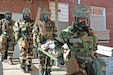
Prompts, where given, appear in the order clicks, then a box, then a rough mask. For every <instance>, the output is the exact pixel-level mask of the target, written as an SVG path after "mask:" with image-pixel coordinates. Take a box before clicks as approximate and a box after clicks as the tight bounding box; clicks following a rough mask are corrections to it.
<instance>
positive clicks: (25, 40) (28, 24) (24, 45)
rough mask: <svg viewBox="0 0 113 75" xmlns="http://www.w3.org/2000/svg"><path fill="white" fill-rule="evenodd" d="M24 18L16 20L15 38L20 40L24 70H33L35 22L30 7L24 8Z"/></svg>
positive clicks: (21, 66)
mask: <svg viewBox="0 0 113 75" xmlns="http://www.w3.org/2000/svg"><path fill="white" fill-rule="evenodd" d="M22 13H23V19H20V20H18V21H16V23H15V26H14V31H15V39H16V40H17V42H18V45H19V50H20V64H21V65H20V68H21V69H22V71H24V72H26V71H31V70H32V69H31V64H32V58H33V34H32V30H33V24H34V21H32V20H31V18H30V15H31V11H30V9H28V8H24V9H23V10H22Z"/></svg>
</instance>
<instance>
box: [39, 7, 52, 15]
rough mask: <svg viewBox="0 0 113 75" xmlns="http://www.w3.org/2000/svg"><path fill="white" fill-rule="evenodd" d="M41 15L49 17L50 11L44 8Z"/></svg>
mask: <svg viewBox="0 0 113 75" xmlns="http://www.w3.org/2000/svg"><path fill="white" fill-rule="evenodd" d="M41 14H42V15H49V16H50V15H51V11H50V9H48V8H44V9H43V10H42V12H41Z"/></svg>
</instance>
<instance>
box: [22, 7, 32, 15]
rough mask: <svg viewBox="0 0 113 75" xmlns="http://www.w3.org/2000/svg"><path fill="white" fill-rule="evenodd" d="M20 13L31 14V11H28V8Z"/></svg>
mask: <svg viewBox="0 0 113 75" xmlns="http://www.w3.org/2000/svg"><path fill="white" fill-rule="evenodd" d="M22 13H23V14H26V13H31V10H30V9H29V8H24V9H23V10H22Z"/></svg>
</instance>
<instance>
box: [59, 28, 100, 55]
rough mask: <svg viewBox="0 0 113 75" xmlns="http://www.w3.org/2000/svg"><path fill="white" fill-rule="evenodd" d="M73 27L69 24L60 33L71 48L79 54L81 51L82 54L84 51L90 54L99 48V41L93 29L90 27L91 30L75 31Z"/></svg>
mask: <svg viewBox="0 0 113 75" xmlns="http://www.w3.org/2000/svg"><path fill="white" fill-rule="evenodd" d="M73 28H74V27H73V26H69V27H67V28H66V29H64V30H63V31H62V32H61V34H60V39H61V41H62V42H63V43H67V44H68V46H69V48H70V50H72V51H74V52H76V53H78V54H80V53H81V55H83V54H84V53H85V54H86V55H89V52H90V51H95V50H96V49H97V43H98V41H97V38H96V36H95V34H94V31H93V30H92V29H89V32H86V31H84V32H80V31H73ZM82 53H83V54H82ZM83 56H84V55H83Z"/></svg>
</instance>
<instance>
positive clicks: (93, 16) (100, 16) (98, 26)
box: [90, 6, 110, 43]
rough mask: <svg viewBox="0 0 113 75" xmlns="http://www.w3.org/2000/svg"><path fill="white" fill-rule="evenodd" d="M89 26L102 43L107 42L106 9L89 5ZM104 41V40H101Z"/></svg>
mask: <svg viewBox="0 0 113 75" xmlns="http://www.w3.org/2000/svg"><path fill="white" fill-rule="evenodd" d="M90 8H91V9H90V26H91V28H92V29H93V30H94V31H95V33H96V36H97V38H98V39H99V40H100V42H102V43H108V40H109V39H110V37H109V30H107V29H106V9H105V8H104V7H97V6H90ZM103 41H104V42H103Z"/></svg>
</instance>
